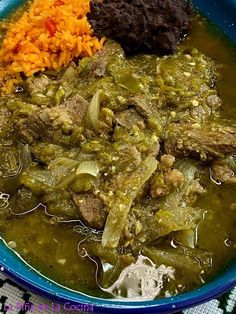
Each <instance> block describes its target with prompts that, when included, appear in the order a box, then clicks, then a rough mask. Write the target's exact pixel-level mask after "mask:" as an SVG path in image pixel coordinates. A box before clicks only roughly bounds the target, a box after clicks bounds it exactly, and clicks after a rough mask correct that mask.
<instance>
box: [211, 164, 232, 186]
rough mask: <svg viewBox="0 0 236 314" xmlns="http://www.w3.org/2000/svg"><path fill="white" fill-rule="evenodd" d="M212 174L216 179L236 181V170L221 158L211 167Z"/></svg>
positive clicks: (229, 182) (229, 181)
mask: <svg viewBox="0 0 236 314" xmlns="http://www.w3.org/2000/svg"><path fill="white" fill-rule="evenodd" d="M211 172H212V173H211V175H212V178H213V179H214V180H215V181H219V182H222V183H226V184H232V183H236V175H235V172H234V171H233V170H232V169H230V167H229V166H228V165H226V164H225V163H223V162H222V161H221V160H220V159H218V160H215V161H214V162H213V164H212V167H211Z"/></svg>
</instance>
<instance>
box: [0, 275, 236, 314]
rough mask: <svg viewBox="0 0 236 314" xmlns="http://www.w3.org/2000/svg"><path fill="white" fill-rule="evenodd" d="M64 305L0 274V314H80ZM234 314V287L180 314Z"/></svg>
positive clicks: (235, 298) (235, 299)
mask: <svg viewBox="0 0 236 314" xmlns="http://www.w3.org/2000/svg"><path fill="white" fill-rule="evenodd" d="M64 306H65V305H59V304H56V303H52V302H50V301H49V300H46V299H44V298H42V297H40V296H37V295H35V294H34V293H31V292H30V291H27V290H25V289H23V288H22V287H20V286H18V285H17V284H15V283H14V282H12V281H11V280H9V279H8V278H6V277H5V276H4V275H3V274H1V273H0V313H3V314H8V313H9V314H28V313H29V314H30V313H34V314H46V313H48V314H51V313H60V314H66V313H67V314H68V313H82V312H81V311H79V310H78V311H77V312H74V311H71V310H69V309H68V308H67V306H65V307H66V308H65V309H63V307H64ZM225 313H230V314H233V313H234V314H235V313H236V287H235V288H234V289H233V290H232V291H230V292H228V293H227V294H225V295H224V296H222V297H221V298H219V299H217V300H212V301H210V302H208V303H205V304H202V305H200V306H197V307H195V308H192V309H189V310H186V311H184V312H183V313H181V314H225Z"/></svg>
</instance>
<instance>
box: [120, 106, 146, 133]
mask: <svg viewBox="0 0 236 314" xmlns="http://www.w3.org/2000/svg"><path fill="white" fill-rule="evenodd" d="M115 120H116V122H117V123H118V124H119V125H121V126H123V127H126V128H127V129H132V127H133V126H134V125H137V126H138V127H140V128H142V129H143V128H144V127H145V124H144V119H143V117H142V116H141V115H140V114H139V113H138V112H137V111H136V110H135V109H133V108H131V109H127V110H124V111H121V112H119V113H117V114H116V116H115Z"/></svg>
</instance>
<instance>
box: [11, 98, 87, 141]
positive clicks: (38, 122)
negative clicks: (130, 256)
mask: <svg viewBox="0 0 236 314" xmlns="http://www.w3.org/2000/svg"><path fill="white" fill-rule="evenodd" d="M87 109H88V102H87V101H86V100H85V99H84V98H83V97H81V96H79V95H75V96H73V97H71V98H69V99H67V100H66V101H65V102H64V103H62V104H61V105H59V106H56V107H52V108H43V109H38V110H35V111H34V112H33V113H32V114H29V115H28V116H27V117H25V118H21V119H20V120H19V121H17V122H16V129H17V132H18V134H19V136H20V137H21V138H22V139H23V140H24V141H25V142H27V143H32V142H33V141H34V139H41V138H47V139H50V140H53V139H54V140H55V141H56V140H57V139H59V138H60V136H61V134H63V133H64V134H70V132H71V131H72V130H73V127H74V126H75V125H79V124H80V123H81V122H82V120H83V118H84V117H85V115H86V113H87Z"/></svg>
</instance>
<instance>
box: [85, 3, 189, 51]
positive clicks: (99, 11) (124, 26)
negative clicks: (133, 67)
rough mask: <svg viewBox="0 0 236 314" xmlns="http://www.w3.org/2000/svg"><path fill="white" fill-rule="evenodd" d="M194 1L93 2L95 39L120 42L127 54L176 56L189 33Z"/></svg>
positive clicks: (91, 8) (91, 5)
mask: <svg viewBox="0 0 236 314" xmlns="http://www.w3.org/2000/svg"><path fill="white" fill-rule="evenodd" d="M191 9H192V6H191V3H190V1H184V0H104V1H102V2H101V1H97V0H95V1H92V2H91V4H90V11H91V12H90V13H89V14H88V20H89V22H90V23H91V25H92V27H93V29H94V31H95V35H97V36H100V37H102V36H106V37H107V38H111V39H114V40H116V41H117V42H119V43H120V44H121V45H122V47H123V49H124V50H125V52H126V54H129V55H130V54H136V53H139V52H145V53H155V54H158V55H166V54H172V53H174V52H175V50H176V47H177V44H178V42H179V41H180V40H181V39H182V38H183V37H184V36H185V35H186V34H187V33H188V29H189V21H188V16H189V14H190V13H191Z"/></svg>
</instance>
